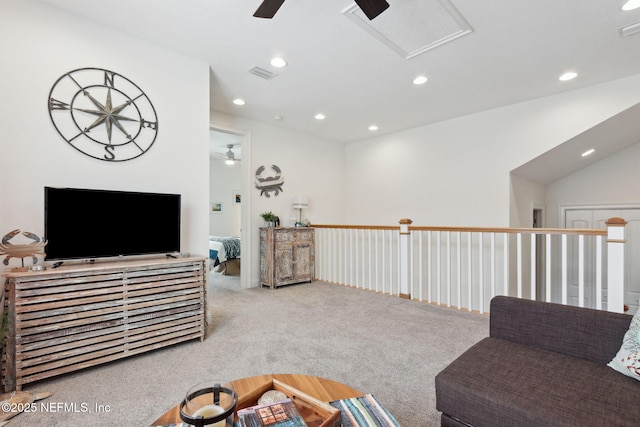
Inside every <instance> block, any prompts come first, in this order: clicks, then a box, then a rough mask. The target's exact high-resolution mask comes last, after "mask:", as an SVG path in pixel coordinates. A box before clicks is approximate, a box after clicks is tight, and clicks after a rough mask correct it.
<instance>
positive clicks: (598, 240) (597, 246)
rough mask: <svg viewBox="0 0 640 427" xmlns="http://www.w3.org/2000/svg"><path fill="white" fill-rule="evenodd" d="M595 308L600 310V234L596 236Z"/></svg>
mask: <svg viewBox="0 0 640 427" xmlns="http://www.w3.org/2000/svg"><path fill="white" fill-rule="evenodd" d="M596 308H597V309H598V310H602V236H596Z"/></svg>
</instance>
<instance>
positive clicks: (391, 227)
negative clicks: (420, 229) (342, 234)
mask: <svg viewBox="0 0 640 427" xmlns="http://www.w3.org/2000/svg"><path fill="white" fill-rule="evenodd" d="M311 227H313V228H340V229H345V228H346V229H354V230H399V229H400V226H399V225H344V224H343V225H332V224H312V225H311Z"/></svg>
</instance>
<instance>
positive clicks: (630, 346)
mask: <svg viewBox="0 0 640 427" xmlns="http://www.w3.org/2000/svg"><path fill="white" fill-rule="evenodd" d="M607 366H609V367H611V368H613V369H615V370H616V371H618V372H620V373H621V374H624V375H626V376H628V377H631V378H634V379H636V380H640V309H639V310H638V311H637V312H636V314H635V315H634V316H633V319H631V325H629V330H628V331H627V332H626V333H625V334H624V338H623V339H622V346H621V347H620V350H618V354H616V356H615V357H614V358H613V360H611V362H609V363H608V364H607Z"/></svg>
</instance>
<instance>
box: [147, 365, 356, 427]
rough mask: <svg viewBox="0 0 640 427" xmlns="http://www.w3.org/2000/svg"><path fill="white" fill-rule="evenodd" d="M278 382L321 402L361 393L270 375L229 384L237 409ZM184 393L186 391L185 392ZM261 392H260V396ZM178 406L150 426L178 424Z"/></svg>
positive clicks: (305, 377) (315, 381) (326, 382)
mask: <svg viewBox="0 0 640 427" xmlns="http://www.w3.org/2000/svg"><path fill="white" fill-rule="evenodd" d="M274 379H275V380H278V381H281V382H283V383H286V384H287V385H289V386H291V387H293V388H296V389H298V390H300V391H301V392H303V393H306V394H308V395H309V396H311V397H313V398H316V399H318V400H319V401H321V402H331V401H333V400H340V399H350V398H352V397H360V396H362V395H363V393H362V392H360V391H358V390H356V389H354V388H351V387H349V386H348V385H346V384H342V383H339V382H337V381H333V380H329V379H326V378H321V377H315V376H312V375H301V374H270V375H257V376H255V377H248V378H242V379H239V380H233V381H231V383H232V384H233V387H234V388H235V390H236V392H237V393H238V407H239V408H242V407H245V406H247V404H248V403H249V402H254V401H255V400H256V399H257V398H258V397H259V396H257V395H256V390H261V389H265V388H267V387H268V386H269V385H270V384H271V383H272V382H273V380H274ZM185 393H186V391H185ZM261 393H262V391H261V392H260V394H261ZM181 422H182V420H181V419H180V404H177V405H176V406H174V407H173V408H171V409H169V410H168V411H167V412H165V413H164V414H163V415H162V416H161V417H160V418H158V419H157V420H155V421H154V422H153V424H151V425H152V426H165V425H169V424H180V423H181Z"/></svg>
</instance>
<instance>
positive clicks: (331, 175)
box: [211, 112, 345, 286]
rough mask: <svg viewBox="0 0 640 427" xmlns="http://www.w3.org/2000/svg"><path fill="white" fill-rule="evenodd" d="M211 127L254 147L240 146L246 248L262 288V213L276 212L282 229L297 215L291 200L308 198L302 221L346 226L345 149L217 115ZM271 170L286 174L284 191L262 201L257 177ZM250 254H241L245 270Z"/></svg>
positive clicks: (254, 276) (255, 279)
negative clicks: (246, 220)
mask: <svg viewBox="0 0 640 427" xmlns="http://www.w3.org/2000/svg"><path fill="white" fill-rule="evenodd" d="M211 127H213V128H221V129H225V130H232V131H234V132H238V133H246V134H248V138H249V139H250V142H251V143H250V147H251V150H250V152H247V149H246V147H245V144H243V147H242V157H243V162H242V163H243V167H245V165H246V167H248V168H249V177H248V179H249V182H247V183H245V184H246V186H245V188H246V189H247V192H246V193H245V194H243V205H244V203H245V202H244V200H245V199H248V202H249V204H248V206H250V213H249V215H250V219H249V224H250V225H249V229H250V231H249V233H250V241H249V242H248V243H249V245H250V248H251V254H250V257H251V258H252V263H251V273H250V274H251V278H250V285H251V286H258V280H259V271H260V270H259V267H260V266H259V262H258V254H259V248H258V243H259V236H258V229H259V227H262V226H263V225H264V221H263V220H262V218H260V213H262V212H265V211H272V212H273V213H274V214H276V215H278V216H279V217H280V220H281V224H282V225H288V222H289V218H291V217H297V216H298V211H297V210H294V209H292V207H291V205H292V202H293V197H294V196H295V195H297V194H306V195H307V196H308V197H309V208H308V209H306V210H304V211H303V218H308V219H309V220H310V221H311V222H312V223H315V224H342V223H343V222H344V212H345V210H344V205H345V203H344V187H345V185H344V183H345V160H344V145H342V144H339V143H335V142H331V141H326V140H323V139H319V138H315V137H311V136H309V135H305V134H302V133H299V132H294V131H289V130H286V129H283V128H280V127H277V126H274V125H270V124H266V123H260V122H256V121H252V120H245V119H241V118H238V117H233V116H229V115H226V114H221V113H217V112H213V113H212V115H211ZM247 159H250V162H249V163H247V162H246V161H245V160H247ZM271 165H276V166H278V167H279V168H280V169H281V171H282V177H283V178H284V185H283V186H282V190H283V192H282V193H280V194H279V195H277V196H275V195H273V194H271V197H265V196H260V190H258V189H257V188H255V181H256V179H255V172H256V170H257V169H258V168H259V167H260V166H265V168H267V171H265V172H264V176H269V175H268V169H270V168H271ZM243 177H244V176H243ZM245 180H246V179H245ZM243 237H244V236H243ZM246 243H247V242H243V244H246ZM243 250H244V248H243ZM246 255H247V254H245V253H243V254H242V264H243V265H244V264H245V262H246V259H247V257H246Z"/></svg>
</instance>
